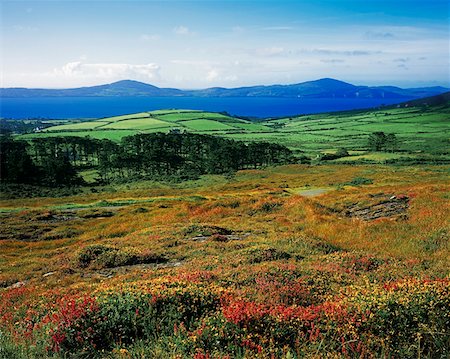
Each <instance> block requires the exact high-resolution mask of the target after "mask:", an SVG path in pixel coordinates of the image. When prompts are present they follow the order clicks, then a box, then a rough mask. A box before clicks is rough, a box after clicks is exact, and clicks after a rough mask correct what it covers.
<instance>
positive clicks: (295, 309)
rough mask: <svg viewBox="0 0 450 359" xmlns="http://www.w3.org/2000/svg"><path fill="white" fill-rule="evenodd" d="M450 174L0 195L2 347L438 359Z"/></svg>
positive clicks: (109, 353)
mask: <svg viewBox="0 0 450 359" xmlns="http://www.w3.org/2000/svg"><path fill="white" fill-rule="evenodd" d="M448 170H449V168H448V167H444V166H429V167H389V166H375V165H372V166H349V165H328V166H308V165H289V166H282V167H275V168H268V169H265V170H244V171H239V172H237V173H236V174H235V175H227V176H226V177H225V176H222V175H206V176H202V177H200V178H199V179H198V180H195V181H185V182H181V183H178V184H171V185H168V184H165V183H159V182H149V181H147V182H146V181H141V182H134V183H127V184H123V185H118V184H116V185H115V186H114V187H110V189H109V190H108V191H103V192H101V193H90V194H80V195H75V196H71V197H64V198H29V199H12V200H4V201H1V202H0V207H1V208H0V209H1V217H2V230H1V237H0V246H1V251H0V270H1V271H0V285H1V287H2V289H0V357H2V358H67V357H79V358H82V357H85V358H95V357H102V358H143V357H149V358H169V357H178V358H192V357H194V358H197V359H200V358H227V357H229V358H231V357H233V358H234V357H237V358H244V357H245V358H270V357H275V358H304V357H310V358H317V357H336V358H340V357H343V358H348V357H363V358H373V357H392V358H417V357H429V358H446V357H448V356H449V355H450V332H449V328H450V312H449V309H448V308H449V307H450V293H449V291H450V268H449V264H448V258H449V257H450V248H449V241H448V234H449V228H448V218H449V209H448V206H447V205H448V199H449V197H448V193H449V189H450V188H449V187H450V186H449V182H448Z"/></svg>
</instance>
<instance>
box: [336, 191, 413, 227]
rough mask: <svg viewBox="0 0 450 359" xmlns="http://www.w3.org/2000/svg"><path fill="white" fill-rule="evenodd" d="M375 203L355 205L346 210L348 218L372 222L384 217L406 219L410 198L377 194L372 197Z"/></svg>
mask: <svg viewBox="0 0 450 359" xmlns="http://www.w3.org/2000/svg"><path fill="white" fill-rule="evenodd" d="M370 197H371V199H372V201H373V200H375V202H374V203H371V204H367V203H363V204H361V203H354V204H351V205H349V206H347V208H346V209H345V210H344V214H345V216H346V217H352V218H359V219H362V220H365V221H371V220H374V219H378V218H383V217H397V218H406V216H407V210H408V208H409V197H408V196H405V195H399V196H395V195H386V194H376V195H372V196H370Z"/></svg>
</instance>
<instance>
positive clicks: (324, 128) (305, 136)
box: [21, 103, 450, 161]
mask: <svg viewBox="0 0 450 359" xmlns="http://www.w3.org/2000/svg"><path fill="white" fill-rule="evenodd" d="M173 129H178V130H180V131H185V132H191V133H201V134H212V135H219V136H224V137H229V138H233V139H237V140H242V141H271V142H278V143H280V144H283V145H286V146H288V147H289V148H291V149H293V150H294V151H297V152H305V153H306V154H308V155H310V156H312V157H314V156H315V155H318V154H320V153H325V152H328V153H330V152H333V151H336V150H337V149H339V148H346V149H348V150H352V151H365V150H367V138H368V136H369V134H371V133H372V132H376V131H383V132H385V133H393V134H395V135H396V136H397V138H398V140H399V143H400V145H399V150H400V151H401V153H400V154H398V153H396V154H394V155H393V154H388V153H386V154H377V155H376V156H373V155H371V156H367V154H364V153H363V154H359V155H358V156H355V157H353V158H351V160H358V159H366V160H373V161H377V160H380V161H382V160H386V159H395V158H398V157H402V156H403V157H405V156H414V157H416V156H421V155H422V154H427V155H433V156H436V155H437V156H445V157H447V156H448V144H449V138H450V103H447V104H446V105H440V106H434V107H410V108H389V109H381V110H363V111H351V112H339V113H326V114H316V115H303V116H298V117H291V118H281V119H268V120H265V121H260V122H251V121H246V120H243V119H239V118H235V117H231V116H227V115H224V114H221V113H213V112H203V111H194V110H157V111H151V112H141V113H136V114H130V115H122V116H115V117H109V118H101V119H98V120H93V121H85V122H72V123H68V124H65V125H57V126H53V127H49V128H47V129H46V130H45V131H43V132H40V133H34V134H27V135H22V136H21V137H22V138H24V139H31V138H35V137H41V136H91V137H94V138H109V139H111V140H114V141H119V140H120V139H121V138H122V137H124V136H128V135H132V134H136V133H149V132H163V133H167V132H169V131H170V130H173ZM347 159H348V158H347Z"/></svg>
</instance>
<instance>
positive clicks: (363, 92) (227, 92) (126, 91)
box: [0, 78, 449, 100]
mask: <svg viewBox="0 0 450 359" xmlns="http://www.w3.org/2000/svg"><path fill="white" fill-rule="evenodd" d="M448 90H449V89H446V88H444V87H424V88H413V89H402V88H399V87H394V86H382V87H369V86H355V85H352V84H349V83H346V82H343V81H339V80H335V79H330V78H324V79H320V80H316V81H308V82H302V83H298V84H292V85H271V86H250V87H238V88H222V87H212V88H207V89H203V90H179V89H173V88H159V87H156V86H153V85H149V84H145V83H142V82H138V81H131V80H123V81H118V82H114V83H111V84H107V85H99V86H91V87H80V88H73V89H28V88H2V89H0V96H1V97H72V96H73V97H84V96H88V97H90V96H93V97H95V96H98V97H104V96H163V97H172V96H193V97H280V98H283V97H291V98H292V97H300V98H398V99H400V100H401V99H405V100H409V99H414V98H419V97H426V96H433V95H437V94H440V93H443V92H446V91H448Z"/></svg>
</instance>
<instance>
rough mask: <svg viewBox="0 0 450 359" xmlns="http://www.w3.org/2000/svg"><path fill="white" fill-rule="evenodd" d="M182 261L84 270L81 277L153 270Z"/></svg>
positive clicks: (100, 276) (168, 266) (105, 276)
mask: <svg viewBox="0 0 450 359" xmlns="http://www.w3.org/2000/svg"><path fill="white" fill-rule="evenodd" d="M183 264H184V263H183V262H182V261H168V262H165V263H140V264H133V265H125V266H120V267H114V268H108V269H101V270H98V271H84V272H82V273H81V277H84V278H108V279H109V278H113V277H114V276H115V275H120V274H125V273H128V272H131V271H142V272H146V271H149V270H150V271H153V270H155V269H163V268H174V267H180V266H182V265H183Z"/></svg>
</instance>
